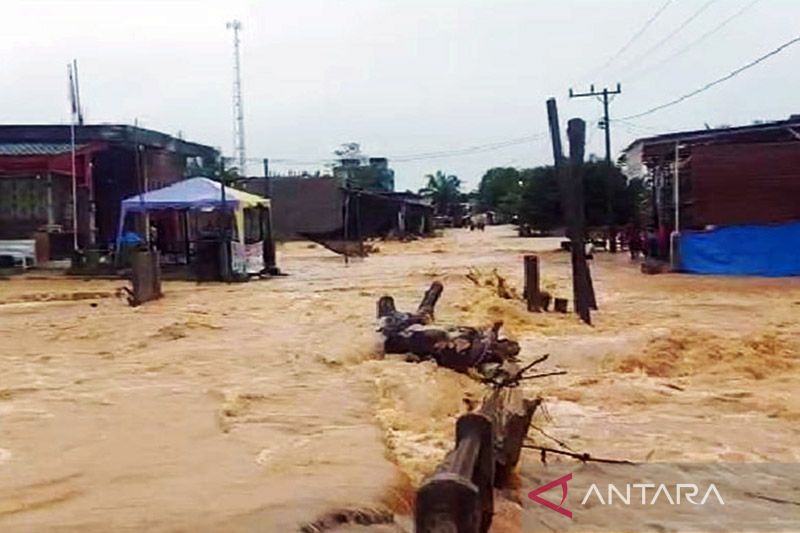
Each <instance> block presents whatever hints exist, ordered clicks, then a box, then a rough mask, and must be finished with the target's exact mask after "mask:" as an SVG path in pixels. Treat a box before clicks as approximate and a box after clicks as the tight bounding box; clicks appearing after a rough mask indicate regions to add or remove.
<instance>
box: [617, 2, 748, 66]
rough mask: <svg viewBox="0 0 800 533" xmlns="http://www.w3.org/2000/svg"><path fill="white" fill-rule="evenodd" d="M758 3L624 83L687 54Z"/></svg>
mask: <svg viewBox="0 0 800 533" xmlns="http://www.w3.org/2000/svg"><path fill="white" fill-rule="evenodd" d="M759 2H761V0H753V1H752V2H749V3H747V4H745V5H744V6H742V8H741V9H739V10H738V11H736V12H735V13H733V14H732V15H730V16H729V17H728V18H726V19H725V20H723V21H722V22H720V23H719V24H717V25H716V26H714V27H713V28H712V29H711V30H709V31H707V32H706V33H704V34H703V35H701V36H700V37H698V38H697V39H695V40H694V41H692V42H690V43H689V44H687V45H686V46H684V47H683V48H681V49H679V50H678V51H676V52H674V53H673V54H670V55H669V56H667V57H665V58H664V59H662V60H661V61H659V62H657V63H655V64H654V65H651V66H649V67H645V68H644V69H643V70H641V71H639V73H638V74H634V75H633V76H632V77H630V78H626V81H628V82H631V81H634V80H637V79H641V78H642V77H644V76H645V75H646V74H647V73H649V72H652V71H654V70H655V69H657V68H658V67H660V66H662V65H664V64H665V63H668V62H669V61H672V60H673V59H675V58H676V57H678V56H680V55H683V54H685V53H686V52H688V51H689V50H691V49H692V48H694V47H695V46H697V45H698V44H700V43H702V42H703V41H705V40H706V39H708V38H709V37H711V36H712V35H714V34H715V33H717V32H719V31H721V30H722V29H723V28H725V26H727V25H728V24H729V23H730V22H731V21H733V20H734V19H736V18H738V17H740V16H741V15H743V14H744V12H745V11H747V10H748V9H750V8H751V7H753V6H754V5H756V4H758V3H759Z"/></svg>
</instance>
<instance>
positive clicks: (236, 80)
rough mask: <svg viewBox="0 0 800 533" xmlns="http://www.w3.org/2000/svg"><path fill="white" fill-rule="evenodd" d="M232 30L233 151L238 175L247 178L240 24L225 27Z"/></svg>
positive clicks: (231, 23) (230, 24) (230, 23)
mask: <svg viewBox="0 0 800 533" xmlns="http://www.w3.org/2000/svg"><path fill="white" fill-rule="evenodd" d="M225 27H226V28H228V29H229V30H233V151H234V157H235V158H236V164H237V166H238V167H239V175H240V176H242V177H246V176H247V157H246V156H245V150H244V105H243V103H242V78H241V63H240V61H239V31H240V30H241V29H242V23H241V22H240V21H238V20H233V21H231V22H228V23H227V24H226V25H225Z"/></svg>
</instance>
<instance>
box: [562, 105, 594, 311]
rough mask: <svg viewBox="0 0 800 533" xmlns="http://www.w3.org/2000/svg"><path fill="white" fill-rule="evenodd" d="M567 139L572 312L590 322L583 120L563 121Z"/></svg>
mask: <svg viewBox="0 0 800 533" xmlns="http://www.w3.org/2000/svg"><path fill="white" fill-rule="evenodd" d="M567 137H568V138H569V169H568V172H567V178H568V180H569V181H568V182H567V187H565V190H566V191H567V203H568V205H569V213H568V219H567V220H568V225H569V228H570V240H571V242H572V245H571V246H570V251H571V254H572V293H573V300H574V302H575V311H576V312H577V313H578V316H580V317H581V320H583V321H584V322H585V323H587V324H590V325H591V323H592V316H591V311H590V309H591V301H592V297H591V296H590V293H591V291H592V284H591V277H590V276H591V274H590V273H589V265H588V264H587V263H586V246H585V243H584V232H585V228H584V212H583V209H584V207H583V206H584V202H583V173H582V169H581V167H582V166H583V156H584V150H585V148H586V123H585V122H584V121H583V120H581V119H579V118H573V119H571V120H570V121H569V122H568V124H567Z"/></svg>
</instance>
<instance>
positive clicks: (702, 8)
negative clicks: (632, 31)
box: [624, 0, 717, 66]
mask: <svg viewBox="0 0 800 533" xmlns="http://www.w3.org/2000/svg"><path fill="white" fill-rule="evenodd" d="M716 1H717V0H708V1H707V2H706V3H705V4H703V5H702V6H700V9H698V10H697V11H695V12H694V13H692V14H691V15H690V16H689V18H687V19H686V20H684V21H683V22H682V23H681V24H680V25H679V26H678V27H677V28H675V29H674V30H673V31H672V32H670V33H668V34H667V36H666V37H664V38H663V39H661V40H660V41H658V42H657V43H656V44H654V45H653V46H651V47H650V48H648V49H647V50H646V51H645V52H644V53H642V54H639V55H638V56H636V57H635V58H634V59H632V60H631V61H628V62H627V63H626V64H625V65H624V66H628V65H633V64H636V63H639V62H640V61H641V60H642V59H643V58H645V57H647V56H649V55H650V54H652V53H653V52H655V51H656V50H658V49H659V48H661V46H663V45H664V43H666V42H667V41H669V40H670V39H672V38H673V37H675V36H676V35H678V34H679V33H680V32H681V31H683V29H684V28H686V27H687V26H688V25H689V24H691V23H692V21H694V20H695V19H696V18H697V17H699V16H700V15H701V14H703V12H704V11H705V10H706V9H708V8H709V7H711V5H712V4H713V3H715V2H716Z"/></svg>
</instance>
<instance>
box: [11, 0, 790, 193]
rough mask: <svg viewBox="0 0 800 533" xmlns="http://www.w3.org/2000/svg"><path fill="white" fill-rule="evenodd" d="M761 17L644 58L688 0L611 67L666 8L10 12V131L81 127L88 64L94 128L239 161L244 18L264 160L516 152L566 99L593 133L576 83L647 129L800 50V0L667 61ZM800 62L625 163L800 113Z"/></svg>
mask: <svg viewBox="0 0 800 533" xmlns="http://www.w3.org/2000/svg"><path fill="white" fill-rule="evenodd" d="M752 1H753V0H716V1H712V2H711V3H710V5H708V6H707V7H706V8H705V10H703V11H702V12H701V13H700V14H699V15H698V16H697V17H696V18H694V19H693V20H692V21H691V22H690V23H689V24H688V25H687V26H686V27H685V28H683V29H682V30H681V31H679V32H678V33H676V34H675V35H674V36H672V37H671V38H669V39H667V40H666V41H664V42H663V44H661V45H660V46H657V47H656V48H655V49H654V50H652V51H650V53H647V52H648V51H649V50H650V49H652V48H653V47H654V45H657V44H658V43H659V42H660V41H663V40H664V38H665V37H668V36H669V35H670V34H672V33H673V32H674V31H675V30H676V29H678V28H679V27H680V26H681V23H682V22H684V21H685V20H687V19H688V18H690V17H691V16H692V14H694V13H696V12H697V11H698V10H700V9H701V8H702V7H703V6H704V5H705V4H706V3H708V0H673V2H672V3H671V4H670V5H669V6H668V7H667V8H666V9H665V10H664V11H663V13H662V14H661V16H660V17H659V18H658V19H657V20H656V21H655V22H653V24H652V25H651V26H650V27H649V28H648V29H647V31H646V32H644V34H643V35H642V36H641V37H640V38H639V39H638V40H636V41H635V42H634V43H633V44H632V45H631V46H630V47H629V48H628V50H626V51H625V53H623V54H622V55H621V56H620V57H618V58H616V59H614V60H613V61H611V63H610V64H609V65H608V66H607V67H605V68H601V67H602V66H603V65H605V64H606V63H608V60H609V59H610V58H612V57H613V56H614V54H615V53H616V52H617V51H618V50H619V49H620V48H621V47H622V46H623V45H624V44H625V43H626V42H627V41H628V40H629V39H630V38H631V37H632V36H633V35H634V34H635V33H636V32H637V31H638V30H639V29H641V27H642V26H643V24H644V23H645V22H646V21H647V20H648V19H649V18H650V17H651V16H652V15H653V14H654V13H655V12H656V11H657V10H658V8H659V7H660V6H662V5H663V4H664V3H665V0H516V1H515V0H292V1H285V0H280V1H278V0H269V1H264V2H255V1H251V2H247V1H236V0H226V1H224V2H222V1H220V2H190V1H180V2H169V1H138V2H122V1H114V0H106V1H100V0H97V1H94V2H71V1H67V0H63V1H58V2H55V1H51V2H44V1H26V2H22V1H19V2H18V1H15V0H11V1H4V2H3V6H2V7H3V12H2V16H0V61H1V62H2V64H1V65H0V66H1V67H2V75H1V76H0V96H1V97H2V105H0V122H2V123H6V124H9V123H67V122H68V121H69V109H68V103H67V81H66V64H67V63H68V62H69V61H70V60H71V59H72V58H73V57H75V58H77V59H78V61H79V68H80V81H81V96H82V100H83V104H84V108H85V115H86V117H87V121H88V122H90V123H100V122H111V123H129V124H132V123H133V121H134V119H135V118H138V119H139V122H140V124H141V125H143V126H145V127H148V128H152V129H157V130H161V131H164V132H167V133H172V134H175V133H177V132H178V131H181V132H182V133H183V135H184V137H185V138H186V139H189V140H192V141H196V142H201V143H205V144H210V145H213V146H217V147H220V148H222V149H223V151H224V152H225V153H226V154H227V155H231V152H232V144H233V141H232V111H231V93H232V49H231V40H232V36H231V34H230V32H229V31H227V30H226V29H225V22H226V21H227V20H230V19H232V18H239V19H241V20H242V22H243V24H244V31H243V33H242V47H243V48H242V54H243V55H242V68H243V76H244V79H243V87H244V101H245V115H246V118H245V130H246V134H247V154H248V157H252V158H262V157H270V158H284V159H286V158H288V159H294V160H298V161H317V160H320V159H325V158H329V157H331V152H332V150H333V149H335V148H336V147H337V145H338V144H340V143H343V142H348V141H355V142H360V143H361V145H362V148H363V150H364V151H365V152H366V153H367V154H369V155H375V156H379V155H385V156H389V157H392V156H405V155H410V154H420V153H427V152H439V151H446V150H452V149H460V148H465V147H470V146H478V145H486V144H492V143H499V142H502V141H506V140H510V139H519V138H525V137H529V136H533V135H536V134H539V133H543V132H545V131H546V127H547V126H546V119H545V117H546V114H545V100H546V99H547V97H549V96H555V97H557V98H558V102H559V106H560V112H561V118H562V122H565V121H566V119H567V118H569V117H582V118H584V119H586V120H587V121H596V120H597V119H598V117H600V115H601V112H602V108H601V105H600V103H599V102H597V101H595V100H594V99H581V100H572V101H570V100H569V99H568V97H567V90H568V88H569V87H570V86H571V85H572V86H574V87H575V88H576V89H586V88H588V84H589V83H590V82H593V83H595V84H596V85H597V86H598V87H602V86H603V85H609V86H611V85H612V84H615V83H616V82H617V81H619V82H622V84H623V94H621V95H620V96H618V97H617V98H616V99H615V101H614V102H613V104H612V107H611V112H612V118H613V117H614V116H615V115H616V116H618V117H619V116H624V115H630V114H634V113H637V112H639V111H643V110H646V109H648V108H650V107H652V106H654V105H658V104H660V103H663V102H665V101H668V100H671V99H673V98H675V97H677V96H680V95H681V94H684V93H686V92H689V91H691V90H693V89H695V88H697V87H699V86H701V85H703V84H704V83H706V82H707V81H711V80H713V79H715V78H717V77H720V76H722V75H724V74H726V73H728V72H729V71H731V70H733V69H734V68H736V67H738V66H740V65H741V64H744V63H746V62H748V61H750V60H752V59H755V58H756V57H758V56H760V55H762V54H764V53H766V52H768V51H769V50H771V49H773V48H775V47H777V46H778V45H780V44H781V43H783V42H785V41H788V40H789V39H791V38H793V37H795V36H797V35H798V34H800V27H799V26H798V22H800V0H761V1H760V2H756V3H755V4H754V5H753V6H752V7H750V8H749V9H748V10H747V11H745V12H744V13H743V14H742V15H741V16H739V17H737V18H735V19H733V20H731V21H730V23H729V24H728V25H727V26H725V27H724V28H723V29H721V30H720V31H718V32H717V33H715V34H714V35H711V36H709V37H708V38H707V39H706V40H705V41H703V42H702V43H700V44H698V45H696V46H694V47H692V48H690V49H688V50H687V51H685V52H684V53H682V54H680V55H678V56H677V57H675V58H672V59H669V58H670V56H671V55H672V54H674V53H675V52H678V51H680V50H681V49H682V48H683V47H685V46H686V45H688V44H690V43H692V42H693V41H695V40H696V39H697V38H698V37H700V36H702V35H703V34H704V33H706V32H708V31H709V30H711V29H713V28H714V27H715V26H717V25H718V24H720V23H721V22H723V21H724V20H725V19H726V18H727V17H729V16H731V15H733V14H734V13H736V12H737V11H738V10H740V9H741V8H742V7H744V6H746V5H748V4H750V3H751V2H752ZM664 59H669V60H668V61H663V60H664ZM799 61H800V45H798V46H796V47H793V48H790V49H788V50H786V51H785V52H783V53H782V54H781V55H778V56H776V57H773V58H771V59H770V60H768V61H767V62H765V63H763V64H761V65H759V66H757V67H755V68H753V69H751V70H749V71H747V72H745V73H743V74H742V75H740V76H738V77H737V78H735V79H733V80H731V81H729V82H727V83H725V84H723V85H721V86H719V87H716V88H714V89H712V90H710V91H708V92H705V93H703V94H702V95H699V96H697V97H695V98H693V99H691V100H689V101H686V102H684V103H682V104H681V105H678V106H674V107H672V108H670V109H668V110H665V111H662V112H659V113H655V114H652V115H650V116H647V117H643V118H640V119H636V120H633V121H632V122H633V123H634V124H617V125H615V127H614V128H613V129H612V137H613V146H614V150H615V155H616V153H617V151H618V150H619V149H621V148H623V147H624V146H625V145H627V144H628V143H629V142H630V141H631V140H633V139H634V138H636V137H637V136H646V135H648V134H650V133H656V132H662V131H670V130H680V129H684V128H702V127H703V125H704V123H709V124H711V125H719V124H747V123H750V122H751V121H753V120H756V119H765V120H775V119H782V118H786V117H788V116H789V115H790V114H792V113H800V105H798V89H799V88H800V68H798V62H799ZM662 62H663V63H662ZM654 67H655V68H654ZM648 69H649V70H648ZM588 137H589V141H590V145H589V149H588V151H589V152H595V153H598V154H600V153H602V151H603V143H602V138H603V133H602V131H600V130H598V129H597V128H596V127H593V128H590V130H589V133H588ZM548 142H549V141H548V140H547V138H546V136H541V138H540V139H537V140H532V141H530V142H528V143H525V144H514V145H510V146H507V147H505V148H503V149H499V150H494V151H488V152H477V153H471V154H468V155H459V156H457V157H449V158H439V159H423V160H416V161H410V162H405V163H395V164H393V167H394V168H395V169H396V172H397V185H398V189H405V188H412V189H416V188H418V187H420V186H422V185H423V183H424V178H423V176H424V175H425V174H426V173H429V172H433V171H435V170H437V169H442V170H444V171H446V172H448V173H453V174H456V175H458V176H460V177H461V178H462V180H463V181H464V182H465V183H466V184H467V186H468V187H473V186H475V185H476V184H477V183H478V181H479V179H480V176H481V175H482V174H483V172H484V171H485V170H486V169H487V168H490V167H492V166H497V165H509V166H520V167H525V166H533V165H537V164H546V163H550V162H551V157H550V152H549V145H548ZM290 166H291V167H292V168H297V169H300V168H304V167H307V168H310V169H312V170H313V169H315V168H318V165H301V164H294V165H290ZM284 168H285V165H284ZM251 170H252V173H256V172H257V171H260V165H259V164H258V163H253V164H252V165H251Z"/></svg>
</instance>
